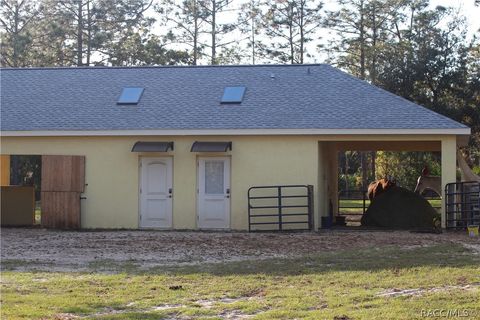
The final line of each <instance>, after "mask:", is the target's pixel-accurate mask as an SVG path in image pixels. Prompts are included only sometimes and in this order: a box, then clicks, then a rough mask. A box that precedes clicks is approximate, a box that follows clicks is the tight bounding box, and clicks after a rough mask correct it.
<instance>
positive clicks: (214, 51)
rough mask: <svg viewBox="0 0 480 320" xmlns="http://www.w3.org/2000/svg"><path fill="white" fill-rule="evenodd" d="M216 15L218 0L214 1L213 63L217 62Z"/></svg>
mask: <svg viewBox="0 0 480 320" xmlns="http://www.w3.org/2000/svg"><path fill="white" fill-rule="evenodd" d="M216 15H217V1H216V0H213V1H212V65H214V64H216V51H217V48H216V46H217V43H216V42H217V37H216V35H217V34H216V33H217V30H216V27H217V26H216V23H217V22H216Z"/></svg>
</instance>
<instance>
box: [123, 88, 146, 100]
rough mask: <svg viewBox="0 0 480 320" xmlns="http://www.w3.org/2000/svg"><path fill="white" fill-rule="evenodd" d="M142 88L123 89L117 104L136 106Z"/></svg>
mask: <svg viewBox="0 0 480 320" xmlns="http://www.w3.org/2000/svg"><path fill="white" fill-rule="evenodd" d="M142 93H143V88H123V90H122V94H121V95H120V98H118V101H117V104H137V103H138V101H140V97H141V96H142Z"/></svg>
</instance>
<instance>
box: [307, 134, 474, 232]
mask: <svg viewBox="0 0 480 320" xmlns="http://www.w3.org/2000/svg"><path fill="white" fill-rule="evenodd" d="M467 143H468V136H458V135H445V136H439V135H423V136H422V135H364V136H343V137H339V136H338V135H337V136H327V137H323V138H322V139H321V140H320V141H319V163H320V165H319V183H318V187H319V201H318V203H319V206H320V207H319V215H320V216H319V217H318V219H315V221H316V226H315V227H316V229H317V228H322V227H325V225H323V226H322V217H329V216H330V217H335V216H337V214H338V212H339V178H338V172H339V157H338V155H339V153H340V152H344V151H359V152H367V151H370V152H377V151H392V152H401V151H407V152H439V153H440V154H441V157H440V158H441V193H442V194H441V196H442V199H444V198H445V194H444V193H445V185H446V184H448V183H452V182H456V179H457V178H456V177H457V165H456V149H457V147H460V146H464V145H466V144H467ZM406 165H408V164H406ZM419 174H420V172H419ZM367 186H368V183H367ZM411 191H413V190H411ZM440 212H441V227H442V228H445V227H446V210H445V203H444V201H441V210H440ZM323 220H324V221H325V219H323Z"/></svg>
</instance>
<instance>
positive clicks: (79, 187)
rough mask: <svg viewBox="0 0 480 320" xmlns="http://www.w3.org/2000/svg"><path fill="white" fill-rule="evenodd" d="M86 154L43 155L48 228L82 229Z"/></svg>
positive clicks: (44, 216)
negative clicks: (82, 194)
mask: <svg viewBox="0 0 480 320" xmlns="http://www.w3.org/2000/svg"><path fill="white" fill-rule="evenodd" d="M84 188H85V157H83V156H42V186H41V191H42V219H41V223H42V226H43V227H46V228H61V229H78V228H80V194H81V193H82V192H84Z"/></svg>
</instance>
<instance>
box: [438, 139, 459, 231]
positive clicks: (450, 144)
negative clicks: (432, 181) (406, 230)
mask: <svg viewBox="0 0 480 320" xmlns="http://www.w3.org/2000/svg"><path fill="white" fill-rule="evenodd" d="M456 154H457V139H456V137H455V136H449V137H447V138H444V139H442V228H446V226H447V215H446V210H445V209H446V208H445V185H446V184H447V183H452V182H455V181H456V179H457V161H456V160H457V158H456Z"/></svg>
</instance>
